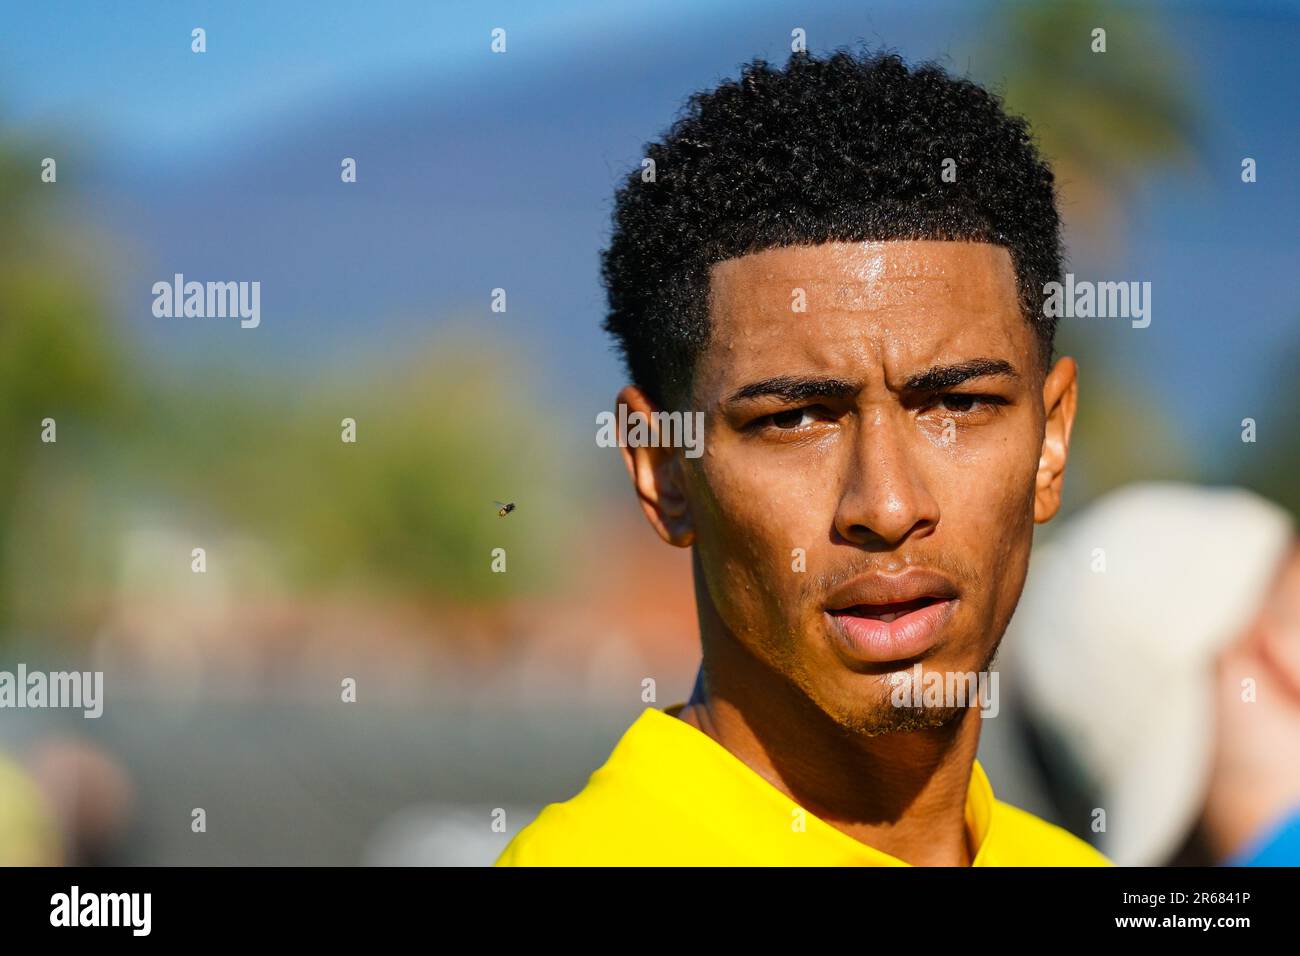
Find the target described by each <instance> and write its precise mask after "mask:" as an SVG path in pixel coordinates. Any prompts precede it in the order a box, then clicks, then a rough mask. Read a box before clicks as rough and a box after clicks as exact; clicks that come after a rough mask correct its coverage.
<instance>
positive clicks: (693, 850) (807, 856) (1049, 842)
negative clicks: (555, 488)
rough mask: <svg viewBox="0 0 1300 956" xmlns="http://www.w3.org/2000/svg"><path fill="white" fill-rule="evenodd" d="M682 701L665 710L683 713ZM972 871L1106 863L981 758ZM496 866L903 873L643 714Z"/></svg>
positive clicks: (668, 720)
mask: <svg viewBox="0 0 1300 956" xmlns="http://www.w3.org/2000/svg"><path fill="white" fill-rule="evenodd" d="M683 706H684V704H674V705H673V706H671V707H669V708H667V711H670V712H673V713H676V712H679V711H680V709H681V708H682V707H683ZM966 826H967V829H968V833H969V834H970V835H971V836H972V839H973V841H974V845H976V846H978V848H979V849H978V851H977V852H976V855H975V859H974V864H973V865H974V866H1110V865H1112V864H1111V862H1110V861H1109V860H1108V859H1106V857H1104V856H1102V855H1101V853H1099V852H1098V851H1096V850H1094V849H1093V848H1092V847H1091V846H1089V845H1088V844H1087V843H1086V842H1084V841H1083V840H1080V839H1079V838H1078V837H1075V836H1073V835H1072V834H1070V833H1068V832H1066V831H1065V830H1063V829H1061V828H1060V827H1058V826H1055V825H1053V824H1051V823H1048V822H1047V821H1045V820H1040V819H1039V818H1038V817H1036V816H1034V815H1033V814H1030V813H1026V812H1025V811H1024V810H1019V809H1017V808H1015V807H1013V806H1011V805H1009V804H1006V803H1003V802H1002V801H1001V800H998V799H996V798H995V797H994V796H993V789H992V787H991V786H990V785H989V780H988V777H987V776H986V775H985V773H984V768H982V767H981V766H980V764H979V761H978V760H977V761H975V763H974V766H973V769H972V771H971V780H970V787H969V790H968V792H967V796H966ZM496 865H497V866H770V865H777V866H907V865H908V864H907V863H906V862H904V861H903V860H900V859H898V858H897V857H894V856H891V855H889V854H888V853H883V852H881V851H880V850H877V849H875V848H874V847H870V846H867V845H866V844H865V843H861V842H859V841H858V840H855V839H854V838H853V837H851V836H849V835H848V834H847V833H844V832H843V831H841V830H837V829H836V828H835V827H833V826H831V825H830V824H829V823H827V822H826V821H824V820H822V819H820V818H818V817H816V816H814V815H813V814H811V813H807V812H806V811H803V810H802V809H801V808H799V807H798V806H797V805H796V804H795V803H794V802H792V801H791V800H790V798H789V797H788V796H786V795H785V794H784V793H782V792H781V791H780V790H778V789H777V788H776V787H774V786H773V785H772V784H771V783H769V782H768V781H767V780H765V779H764V778H763V777H761V776H760V775H759V774H757V773H755V772H754V771H753V770H752V769H751V768H750V767H749V766H748V765H747V764H746V763H745V762H744V761H742V760H741V759H740V758H738V757H736V756H735V755H734V754H732V753H731V751H729V750H727V749H726V748H725V747H723V746H722V745H721V744H719V743H718V742H717V741H715V740H714V739H713V738H712V737H710V736H709V735H708V734H706V733H704V732H703V731H701V730H699V729H697V728H695V727H693V726H691V725H690V724H688V723H686V722H685V721H683V720H680V719H679V718H677V717H675V716H672V715H671V714H670V713H668V712H665V711H663V710H657V709H656V708H654V707H647V708H646V709H645V710H644V711H643V712H642V713H641V716H639V717H638V718H637V719H636V721H635V722H634V723H633V724H632V726H631V727H629V728H628V730H627V731H626V732H625V733H624V734H623V737H622V739H620V740H619V742H618V745H617V746H616V747H615V748H614V751H613V753H611V754H610V756H609V759H608V760H607V761H605V764H604V765H603V766H602V767H601V768H600V769H599V770H597V771H596V772H595V773H593V774H592V775H591V778H590V780H588V782H587V785H586V787H584V788H583V790H582V792H581V793H579V794H578V795H577V796H575V797H573V798H571V799H569V800H566V801H564V802H563V803H552V804H549V805H548V806H546V807H545V808H543V810H542V812H541V813H540V814H539V815H538V817H537V819H536V820H534V821H533V822H532V823H530V824H529V825H528V826H526V827H524V829H523V830H521V831H520V832H519V833H518V834H516V835H515V837H514V839H513V840H511V841H510V844H509V845H508V846H507V847H506V848H505V850H504V851H503V852H502V854H501V856H500V857H498V859H497V861H496Z"/></svg>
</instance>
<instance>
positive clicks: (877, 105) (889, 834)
mask: <svg viewBox="0 0 1300 956" xmlns="http://www.w3.org/2000/svg"><path fill="white" fill-rule="evenodd" d="M647 158H648V159H649V160H651V161H652V163H647V164H644V165H643V167H642V169H638V170H637V171H636V172H635V173H633V174H632V175H631V176H629V177H628V179H627V180H626V182H625V184H624V185H623V187H622V188H621V189H620V191H619V193H618V196H617V207H616V210H615V214H614V219H615V228H614V231H613V235H612V239H611V243H610V246H609V248H608V250H606V252H605V254H604V260H603V276H604V280H605V284H606V287H607V289H608V293H609V305H610V311H609V316H608V318H607V320H606V329H607V330H608V331H610V332H611V333H612V334H613V335H614V336H615V337H616V339H617V341H618V343H619V345H620V347H621V350H622V353H623V356H624V358H625V361H626V364H627V368H628V371H629V374H630V377H631V379H632V381H633V383H634V384H632V385H629V386H628V387H626V388H624V389H623V390H622V391H621V392H620V393H619V395H618V401H619V402H621V403H625V404H626V405H627V406H628V408H629V410H630V411H631V412H640V413H641V414H643V415H650V414H653V413H655V412H659V411H669V410H672V411H682V412H687V413H694V412H699V413H701V414H702V416H703V422H704V441H703V448H702V454H686V453H684V451H683V449H682V448H674V447H662V446H659V447H656V446H655V445H654V444H646V443H642V444H640V445H639V446H638V447H624V448H623V449H622V453H623V456H624V460H625V462H626V464H627V468H628V471H629V473H630V475H631V478H632V483H633V485H634V487H635V489H636V493H637V495H638V497H639V499H640V502H641V507H642V509H643V511H644V512H645V515H646V517H647V518H648V519H649V521H650V523H651V525H652V526H653V527H654V529H655V530H656V532H658V534H659V535H660V537H662V538H663V539H664V540H665V541H666V542H668V543H669V544H672V545H675V546H677V547H682V548H687V547H689V548H691V553H692V558H693V568H694V579H695V592H696V600H697V604H698V615H699V622H700V633H701V640H702V645H703V662H702V666H701V668H700V672H699V676H698V678H697V680H696V684H695V689H694V691H693V693H692V695H691V698H690V700H689V701H686V702H684V703H677V704H674V705H672V706H669V707H667V708H665V709H663V710H659V709H657V708H654V707H650V708H647V709H646V710H645V711H644V712H643V713H642V714H641V716H640V717H639V718H638V719H637V720H636V722H635V723H634V724H633V725H632V726H631V728H630V729H629V730H628V731H627V732H626V734H625V735H624V736H623V738H622V739H621V741H620V742H619V743H618V745H617V747H616V748H615V749H614V752H613V753H612V755H611V756H610V758H609V760H608V761H607V762H606V763H605V765H604V766H603V767H601V768H600V769H599V770H598V771H597V772H596V773H595V774H593V775H592V777H591V779H590V781H589V782H588V784H587V786H586V788H585V789H583V791H582V792H581V793H579V794H578V795H577V796H575V797H573V798H572V799H570V800H567V801H565V802H563V803H557V804H551V805H549V806H548V807H546V808H545V809H544V810H543V812H542V813H541V815H540V816H539V817H538V818H537V820H535V821H534V822H533V823H532V824H530V825H529V826H528V827H526V828H525V829H524V830H523V831H522V832H520V833H519V834H518V835H517V836H516V837H515V838H514V840H513V841H512V842H511V843H510V845H509V846H508V847H507V848H506V850H505V852H504V853H503V854H502V855H501V857H500V859H499V860H498V861H497V862H498V864H500V865H527V864H541V865H565V864H580V865H586V864H592V865H608V864H613V865H621V864H648V865H660V864H663V865H680V864H713V865H731V864H740V865H748V864H759V865H761V864H812V865H822V864H848V865H906V864H913V865H952V866H967V865H976V866H987V865H1056V864H1061V865H1096V864H1105V863H1107V862H1108V861H1107V860H1106V859H1105V858H1104V857H1102V856H1101V855H1100V854H1098V853H1097V852H1096V851H1094V850H1093V849H1092V848H1091V847H1089V846H1088V845H1087V844H1086V843H1084V842H1082V841H1080V840H1078V839H1077V838H1075V837H1073V836H1071V835H1069V834H1067V833H1066V832H1065V831H1064V830H1063V829H1061V828H1058V827H1055V826H1053V825H1051V824H1048V823H1046V822H1044V821H1042V820H1039V819H1037V818H1036V817H1034V816H1031V815H1030V814H1028V813H1025V812H1024V811H1021V810H1018V809H1015V808H1013V807H1011V806H1009V805H1007V804H1005V803H1002V802H1001V801H999V800H997V799H996V798H995V797H994V795H993V791H992V789H991V787H990V783H989V780H988V778H987V777H986V776H985V774H984V771H983V769H982V768H981V767H980V765H979V763H978V762H977V761H976V760H975V756H976V749H977V745H978V742H979V733H980V719H981V716H980V708H979V707H974V706H969V704H970V703H972V701H970V700H969V699H963V700H954V699H952V698H951V697H950V696H949V697H943V696H940V697H938V698H937V699H931V698H930V696H929V695H926V694H924V693H923V687H922V686H921V685H922V683H923V682H925V683H927V686H931V687H932V686H933V683H932V682H928V676H929V675H930V674H931V673H932V672H938V673H939V674H940V675H941V678H942V679H944V680H945V683H947V684H948V685H949V686H954V685H953V684H952V682H951V678H952V676H953V675H971V676H974V675H980V674H986V672H987V671H988V669H989V665H990V663H991V662H992V661H993V658H994V655H995V653H996V651H997V647H998V643H999V641H1000V639H1001V637H1002V634H1003V631H1004V629H1005V628H1006V625H1007V622H1008V620H1009V619H1010V617H1011V613H1012V611H1013V610H1014V609H1015V606H1016V601H1017V600H1018V598H1019V596H1020V591H1021V587H1022V586H1023V584H1024V580H1025V573H1026V568H1027V564H1028V559H1029V550H1030V541H1031V537H1032V532H1033V528H1034V524H1035V522H1044V521H1047V520H1049V519H1050V518H1051V517H1052V516H1053V515H1054V514H1055V513H1056V511H1057V509H1058V507H1059V502H1060V494H1061V486H1062V481H1063V478H1064V473H1065V462H1066V454H1067V450H1068V446H1069V439H1070V429H1071V425H1072V422H1073V419H1074V411H1075V400H1076V381H1075V365H1074V362H1073V361H1072V360H1071V359H1069V358H1061V359H1060V360H1058V361H1056V362H1055V363H1054V364H1053V361H1052V353H1053V349H1052V338H1053V332H1054V329H1053V323H1052V322H1051V321H1050V320H1049V319H1047V318H1045V317H1044V314H1043V309H1042V302H1043V289H1044V285H1045V284H1046V283H1048V282H1051V281H1054V280H1059V278H1060V270H1061V250H1060V224H1059V219H1058V216H1057V211H1056V207H1055V198H1054V193H1053V181H1052V174H1051V172H1050V170H1049V169H1048V168H1047V166H1046V165H1045V164H1044V163H1043V161H1042V160H1041V159H1040V158H1039V157H1038V155H1037V153H1036V152H1035V150H1034V147H1033V145H1032V143H1031V142H1030V139H1029V134H1028V132H1027V130H1026V127H1025V125H1024V123H1023V122H1022V121H1021V120H1018V119H1014V118H1011V117H1008V116H1007V115H1005V114H1004V113H1003V112H1002V110H1001V107H1000V104H999V103H998V101H997V100H996V99H995V98H994V97H992V96H991V95H990V94H988V93H987V92H985V91H984V90H983V89H981V88H980V87H978V86H976V85H974V84H972V83H970V82H967V81H964V80H957V79H952V78H950V77H949V76H947V75H946V74H945V73H944V72H943V71H942V70H939V69H937V68H930V67H925V68H919V69H916V70H909V68H908V67H907V66H906V65H905V64H904V63H903V62H902V61H901V60H899V59H898V58H897V57H894V56H857V55H854V54H851V53H848V52H843V51H841V52H838V53H836V54H834V55H832V56H830V57H829V58H826V59H819V58H815V57H812V56H809V55H806V54H796V55H794V56H792V57H791V58H790V60H789V62H788V63H787V65H786V67H785V68H784V69H781V70H777V69H773V68H772V67H770V66H769V65H768V64H767V63H765V62H763V61H762V60H756V61H754V62H752V63H750V64H748V65H747V66H746V67H745V69H744V71H743V74H742V76H741V78H740V79H739V81H737V82H727V83H724V84H723V85H721V86H720V87H718V88H717V89H715V90H713V91H711V92H706V93H700V94H696V95H695V96H694V97H693V98H692V100H691V102H690V106H689V109H688V110H687V112H686V114H685V115H684V116H683V117H682V118H681V119H679V120H678V121H677V122H676V123H675V124H674V125H673V127H672V128H671V129H670V130H669V132H668V134H667V135H666V137H665V138H664V139H663V141H662V142H660V143H656V144H652V145H651V146H650V147H649V148H648V152H647ZM918 667H919V668H920V670H918V669H917V668H918ZM909 685H914V686H909ZM985 686H986V687H989V686H992V687H996V685H995V684H991V683H990V684H986V685H985ZM902 691H912V692H913V693H911V694H910V695H903V694H902V693H901V692H902ZM1073 692H1077V689H1071V688H1062V693H1073ZM987 699H988V695H987V692H986V694H985V695H984V697H983V698H981V700H982V702H987Z"/></svg>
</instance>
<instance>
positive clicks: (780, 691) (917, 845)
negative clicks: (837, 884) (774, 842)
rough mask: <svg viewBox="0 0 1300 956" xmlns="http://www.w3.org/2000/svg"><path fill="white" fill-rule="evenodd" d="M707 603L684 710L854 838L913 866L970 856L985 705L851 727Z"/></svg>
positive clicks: (963, 861)
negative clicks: (930, 717) (741, 638)
mask: <svg viewBox="0 0 1300 956" xmlns="http://www.w3.org/2000/svg"><path fill="white" fill-rule="evenodd" d="M698 606H699V608H700V630H701V637H702V644H703V648H704V660H703V663H702V664H701V667H700V671H699V674H698V676H697V678H696V682H695V689H694V690H693V691H692V693H691V697H690V700H689V701H688V702H687V704H686V706H685V707H684V708H683V709H682V711H681V712H680V713H679V714H677V716H678V717H679V718H680V719H681V720H683V721H685V722H686V723H688V724H691V725H692V726H694V727H696V728H697V729H699V730H700V731H702V732H704V733H706V734H708V735H709V736H710V737H712V738H713V739H714V740H716V741H717V742H718V743H720V744H721V745H722V746H724V747H726V748H727V750H729V751H730V752H731V753H732V754H734V755H735V756H736V757H737V758H739V759H740V760H741V761H743V762H744V763H745V764H747V765H748V766H749V767H750V768H751V769H752V770H754V772H755V773H757V774H759V776H761V777H763V778H764V779H765V780H767V781H768V783H770V784H771V785H772V786H774V787H776V788H777V789H778V790H780V791H781V792H783V793H785V794H786V795H787V796H788V797H790V799H791V800H792V801H793V802H794V803H797V804H798V805H799V806H801V807H803V808H804V809H805V810H807V811H808V812H809V813H812V814H814V815H816V816H817V817H819V818H821V819H822V820H824V821H825V822H826V823H828V824H830V825H831V826H833V827H835V828H836V829H838V830H840V831H842V832H844V833H846V834H848V835H849V836H851V837H853V838H854V839H856V840H859V841H860V842H862V843H865V844H867V845H869V846H871V847H874V848H875V849H878V850H881V851H882V852H885V853H888V854H890V855H891V856H894V857H897V858H898V859H900V860H903V861H904V862H907V863H911V864H913V865H918V866H969V865H970V863H971V861H972V859H973V856H974V852H975V848H974V847H973V846H972V845H971V844H972V842H973V841H972V840H971V835H970V834H969V833H968V832H967V827H966V821H965V808H966V796H967V790H968V787H969V783H970V775H971V768H972V764H973V763H974V760H975V754H976V751H977V749H978V745H979V731H980V727H979V712H978V709H977V708H969V709H968V710H966V711H964V712H963V713H962V714H960V715H959V716H958V717H957V718H956V719H954V720H953V721H951V722H950V723H948V724H946V725H945V726H942V727H937V728H931V729H926V730H914V731H908V732H898V733H887V734H881V735H878V736H874V737H868V736H865V735H862V734H858V733H853V732H851V731H849V730H846V729H845V728H844V727H842V726H841V725H839V724H838V723H836V722H835V721H834V720H833V719H832V718H831V717H829V716H828V715H827V714H826V713H825V712H824V711H823V710H822V709H821V708H819V707H818V706H817V705H816V704H815V703H814V702H813V701H812V700H810V699H809V698H808V696H807V695H806V694H804V693H803V691H802V690H800V689H799V688H798V687H796V686H794V685H793V684H792V683H791V682H790V680H789V679H788V678H786V677H785V676H784V675H781V674H779V673H777V672H776V671H774V670H773V669H772V668H771V667H770V666H768V665H767V664H766V663H764V662H762V661H760V660H758V659H757V658H756V657H754V656H753V655H752V654H751V653H750V652H749V651H748V650H747V649H746V648H745V647H744V646H743V645H741V644H740V642H738V641H737V640H736V639H735V637H734V635H732V634H731V633H730V632H729V630H728V629H727V628H726V627H725V625H723V623H722V621H721V619H720V618H719V617H718V615H717V614H716V612H715V611H713V608H712V603H711V602H710V601H708V600H707V597H706V599H705V600H703V601H699V602H698Z"/></svg>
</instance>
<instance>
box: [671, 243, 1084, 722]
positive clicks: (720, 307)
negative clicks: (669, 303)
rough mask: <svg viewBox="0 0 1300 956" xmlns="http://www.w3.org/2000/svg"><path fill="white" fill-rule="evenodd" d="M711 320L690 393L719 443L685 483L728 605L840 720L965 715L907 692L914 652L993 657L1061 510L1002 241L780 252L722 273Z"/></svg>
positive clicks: (947, 661)
mask: <svg viewBox="0 0 1300 956" xmlns="http://www.w3.org/2000/svg"><path fill="white" fill-rule="evenodd" d="M800 305H804V306H805V308H804V309H803V310H801V311H800V310H797V308H798V307H799V306H800ZM710 316H711V326H712V333H711V338H710V342H709V345H708V347H707V348H706V350H705V351H704V352H703V353H702V355H701V356H700V359H699V362H698V364H697V366H696V371H695V380H694V392H693V401H692V403H691V405H692V407H693V408H696V409H700V410H702V411H703V412H704V413H705V423H706V424H705V428H706V431H705V441H704V454H703V455H702V456H701V457H699V458H695V459H691V458H684V459H682V463H683V464H682V467H683V469H684V471H683V474H682V478H681V480H682V483H683V486H684V494H685V501H686V509H687V510H688V512H689V522H690V526H691V529H692V531H693V543H694V545H695V547H696V549H697V559H698V561H699V563H700V567H701V568H702V570H703V576H704V582H705V585H706V586H707V589H708V593H709V596H710V597H711V599H712V602H713V604H714V607H715V608H716V610H717V612H718V615H719V616H720V617H721V619H722V621H723V623H724V624H725V625H726V627H727V628H728V630H729V631H730V633H731V634H732V635H734V636H735V638H736V640H738V641H740V642H741V643H742V644H743V645H744V646H745V647H746V648H747V649H748V650H749V652H750V653H751V654H752V655H754V656H755V657H757V658H758V659H759V660H761V661H763V662H765V663H766V664H767V665H768V666H769V667H771V668H773V669H775V670H776V671H778V672H779V673H781V674H783V675H785V676H786V677H787V678H788V679H789V680H790V681H792V682H794V683H795V684H796V685H797V686H799V687H800V688H802V689H803V691H804V693H805V694H806V695H807V696H808V697H809V698H810V699H811V700H812V701H813V702H814V703H815V704H817V705H818V706H819V707H820V708H821V709H822V710H823V711H825V712H826V713H827V714H828V715H829V716H830V717H832V718H833V719H835V720H836V721H837V722H839V723H840V724H841V725H843V726H845V727H847V728H850V729H852V730H855V731H857V732H862V733H877V732H886V731H890V730H903V729H911V728H915V727H920V726H934V725H937V724H939V723H943V722H946V721H948V720H950V719H951V718H952V717H953V716H954V715H955V714H956V713H957V711H956V710H952V709H938V710H927V711H926V712H925V713H924V714H921V713H919V712H918V711H916V710H908V709H899V708H896V707H894V706H893V705H892V704H891V701H890V697H891V694H890V691H891V687H892V682H893V681H897V680H899V679H900V678H899V676H897V675H899V673H900V672H904V673H909V674H910V672H911V669H912V667H913V666H914V665H915V664H916V663H917V662H920V663H921V665H922V667H923V669H924V670H925V671H931V670H938V671H941V672H968V671H981V670H984V669H985V668H986V667H987V665H988V664H989V663H990V661H991V659H992V656H993V654H994V652H995V651H996V649H997V645H998V642H999V641H1000V639H1001V637H1002V633H1003V630H1004V629H1005V627H1006V625H1007V622H1008V620H1009V619H1010V617H1011V613H1012V611H1013V610H1014V609H1015V605H1016V602H1017V600H1019V596H1020V591H1021V588H1022V586H1023V584H1024V578H1025V571H1026V567H1027V563H1028V558H1029V548H1030V542H1031V538H1032V531H1033V526H1034V522H1035V520H1036V519H1037V520H1047V518H1049V517H1051V514H1050V513H1046V514H1045V513H1044V512H1045V511H1054V510H1055V504H1052V503H1050V502H1049V503H1048V504H1047V505H1044V498H1043V490H1042V486H1043V483H1044V478H1043V476H1042V468H1043V467H1044V466H1043V465H1042V463H1041V462H1040V457H1041V456H1049V457H1050V455H1049V451H1048V447H1047V446H1048V445H1049V444H1051V442H1050V441H1049V442H1048V443H1045V442H1044V431H1045V421H1046V418H1047V416H1046V413H1045V410H1044V400H1045V392H1046V390H1045V388H1044V370H1043V369H1042V368H1040V365H1039V359H1038V357H1037V356H1038V354H1039V353H1038V348H1039V346H1038V342H1037V339H1036V337H1035V335H1034V332H1033V330H1032V329H1031V328H1030V326H1029V324H1028V322H1026V320H1025V318H1024V315H1023V314H1022V312H1021V311H1020V307H1019V300H1018V298H1017V291H1016V283H1015V274H1014V271H1013V269H1012V264H1011V259H1010V256H1009V254H1008V253H1007V251H1006V250H1005V249H1003V248H1001V247H997V246H993V245H989V244H985V243H967V242H877V243H829V244H824V245H818V246H798V247H783V248H777V249H772V250H768V251H764V252H761V253H756V254H753V255H747V256H743V257H741V258H738V259H732V260H728V261H726V262H723V263H719V264H717V265H716V266H715V267H714V269H713V272H712V277H711V302H710ZM1064 361H1066V362H1068V360H1064ZM1069 379H1070V383H1071V384H1070V388H1071V389H1072V387H1073V385H1072V383H1073V366H1072V365H1071V366H1070V371H1069ZM1068 411H1069V416H1070V417H1071V418H1072V416H1073V402H1072V398H1071V401H1070V403H1069V409H1068ZM1064 439H1065V442H1068V425H1067V426H1066V434H1065V436H1064ZM1062 444H1064V443H1062ZM1058 450H1059V451H1060V458H1061V461H1060V467H1061V468H1062V469H1063V467H1064V460H1063V458H1064V448H1063V447H1062V448H1060V449H1058ZM1056 490H1058V491H1059V482H1057V484H1056ZM796 549H801V551H796ZM801 553H802V555H803V558H802V560H801V558H800V554H801ZM801 566H802V567H803V568H804V570H798V569H799V568H800V567H801ZM926 572H929V574H928V575H927V574H926ZM898 575H903V576H902V577H898ZM913 595H916V596H917V599H916V600H915V601H911V602H910V603H903V602H904V601H906V600H907V599H908V598H909V597H911V596H913ZM895 615H897V616H895ZM891 675H896V676H894V677H892V678H891Z"/></svg>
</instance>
